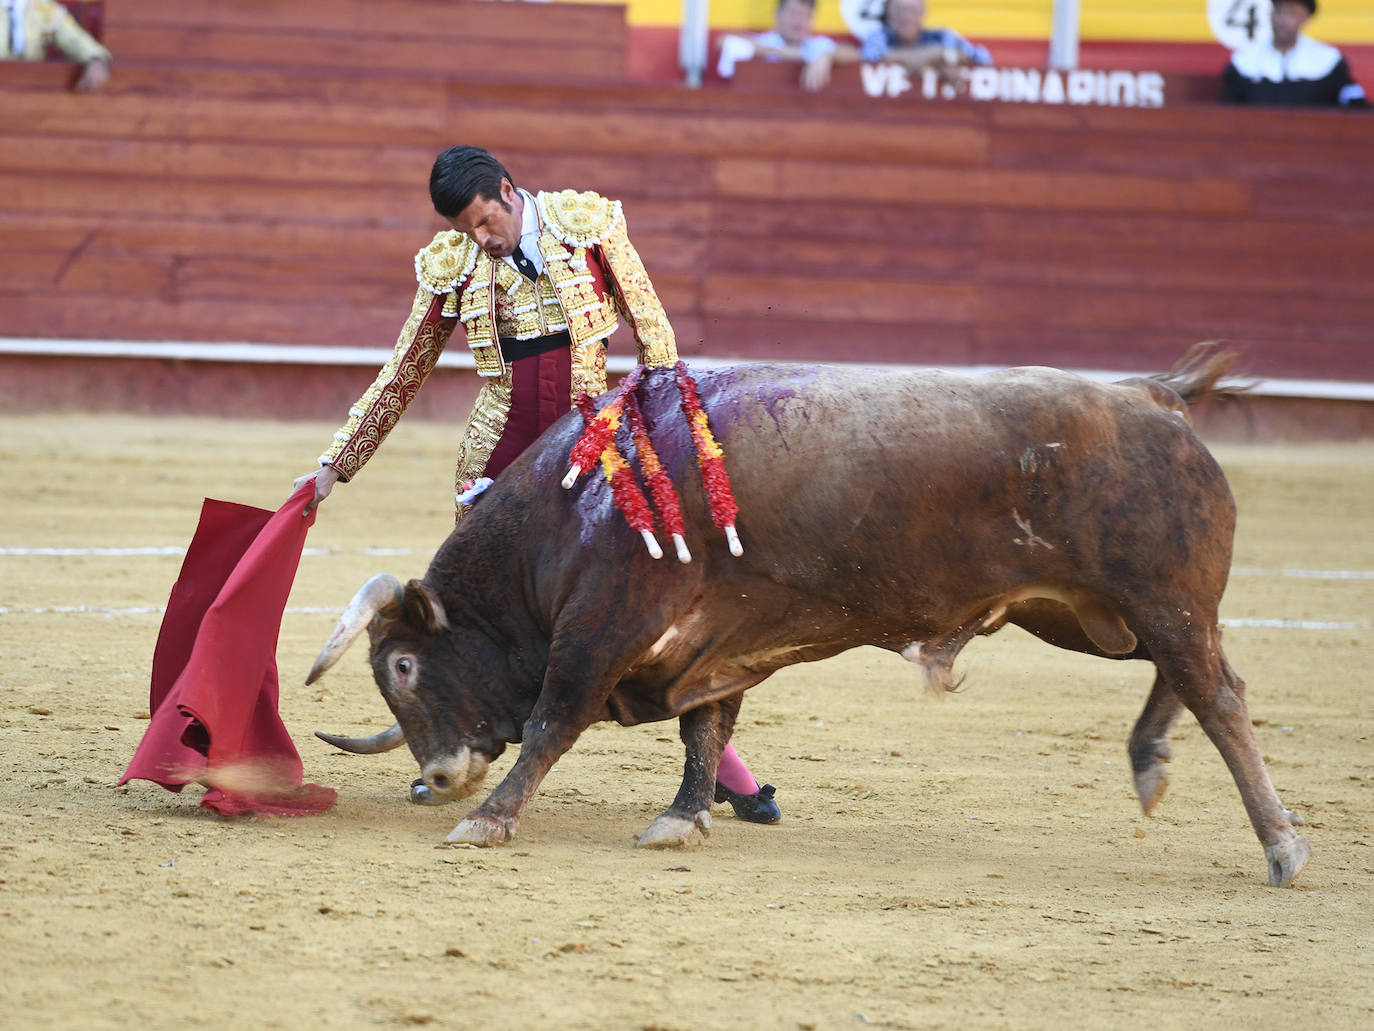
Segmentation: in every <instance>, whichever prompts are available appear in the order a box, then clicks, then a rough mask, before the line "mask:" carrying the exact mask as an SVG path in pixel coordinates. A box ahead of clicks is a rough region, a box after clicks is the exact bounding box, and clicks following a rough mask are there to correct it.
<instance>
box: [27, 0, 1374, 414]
mask: <svg viewBox="0 0 1374 1031" xmlns="http://www.w3.org/2000/svg"><path fill="white" fill-rule="evenodd" d="M384 7H385V9H386V11H387V12H388V17H389V18H391V17H392V16H393V14H395V12H399V11H401V10H402V9H404V12H405V14H404V17H400V15H396V21H394V22H392V23H391V26H392V31H391V32H390V34H389V35H387V36H386V38H385V39H374V38H372V37H371V36H370V33H371V32H372V31H373V28H375V27H373V28H369V24H368V23H367V18H369V17H371V13H372V12H374V11H376V10H378V7H377V6H376V5H372V4H367V3H361V2H357V0H347V2H345V0H330V2H328V3H320V4H311V5H273V6H272V7H271V10H272V12H273V15H272V16H273V17H274V18H276V19H287V20H285V21H278V22H274V23H273V25H272V26H265V25H264V24H262V22H261V20H260V17H259V12H262V11H265V10H268V8H266V7H264V5H262V4H261V3H254V2H252V0H220V2H216V3H208V2H207V0H187V2H176V0H122V2H121V3H120V4H118V5H111V8H110V9H109V10H108V11H107V16H106V19H107V33H106V35H107V40H108V42H109V44H110V46H111V47H112V49H113V50H114V51H115V53H116V54H117V55H118V63H117V66H116V75H115V78H114V81H113V83H112V87H111V89H110V90H109V91H108V92H107V93H105V94H103V95H97V96H77V95H73V94H70V93H67V92H65V91H63V89H62V88H61V84H62V81H64V78H65V76H66V74H67V73H66V72H64V71H63V70H62V69H60V68H43V67H40V68H17V67H10V68H4V69H0V90H2V91H3V93H2V94H0V336H7V337H30V336H34V337H78V338H100V339H128V340H208V341H215V340H223V341H262V342H270V343H281V344H311V345H349V346H384V347H389V346H390V345H391V343H393V342H394V339H395V334H396V331H397V329H398V327H399V325H400V322H401V321H402V319H403V317H404V315H405V313H406V311H407V309H408V305H409V300H410V297H411V294H412V291H413V289H414V279H413V270H412V257H413V255H414V252H415V251H416V250H417V249H418V248H419V247H421V246H422V245H423V244H424V243H426V242H427V241H428V239H429V237H430V235H431V234H432V233H433V232H434V231H435V230H436V229H439V228H442V223H441V222H440V221H439V220H438V219H437V217H436V216H435V215H434V214H433V212H432V211H431V210H430V207H429V203H428V196H427V181H428V172H429V166H430V164H431V162H432V160H433V157H434V155H435V154H436V153H437V152H438V151H439V150H441V149H442V148H443V147H445V146H448V145H449V144H452V143H454V142H471V143H477V144H480V145H483V146H486V147H488V148H490V149H492V150H493V151H495V152H496V153H497V154H498V156H500V157H501V158H502V159H503V160H504V161H505V162H506V164H507V165H508V166H509V167H510V168H511V170H512V172H513V174H514V175H515V176H516V177H517V179H518V180H519V182H520V184H521V185H524V186H528V187H531V188H542V187H551V188H562V187H565V186H576V187H579V188H591V189H596V190H599V191H602V192H604V193H607V194H610V195H612V196H615V197H619V198H621V199H622V200H623V201H624V205H625V210H626V213H627V216H628V219H629V224H630V228H631V232H632V238H633V239H634V241H635V243H636V245H637V246H638V248H639V250H640V251H641V253H642V255H643V257H644V259H645V263H646V265H647V266H648V268H649V270H650V272H651V274H652V276H653V278H654V281H655V283H656V284H657V286H658V288H659V292H660V294H661V295H662V297H663V299H664V301H665V304H666V306H667V308H668V310H669V313H670V315H671V316H672V318H673V321H674V325H675V327H676V328H677V332H678V335H679V342H680V346H681V349H682V350H683V352H684V353H685V354H687V355H689V356H690V355H694V354H698V355H699V354H706V355H712V356H741V357H747V358H803V359H837V360H847V361H890V362H906V363H934V364H982V363H992V364H1021V363H1036V364H1055V365H1066V366H1071V367H1078V368H1098V369H1123V370H1142V369H1162V368H1164V367H1166V366H1167V365H1169V364H1170V363H1171V362H1172V361H1173V360H1174V359H1175V358H1177V356H1178V355H1179V354H1181V353H1182V351H1183V350H1184V349H1185V348H1186V347H1187V346H1188V345H1189V344H1191V343H1192V342H1194V341H1197V340H1202V339H1210V338H1218V337H1222V338H1228V339H1230V340H1232V341H1234V342H1236V343H1237V344H1239V345H1240V346H1242V347H1243V348H1244V349H1246V351H1247V352H1248V359H1247V368H1248V370H1249V371H1251V372H1252V373H1254V374H1256V375H1261V376H1271V377H1273V376H1277V377H1299V378H1320V379H1348V380H1366V381H1367V380H1370V379H1374V376H1371V372H1374V361H1371V345H1370V326H1371V325H1374V287H1371V285H1370V282H1369V270H1370V268H1371V267H1374V191H1370V189H1369V188H1368V183H1369V169H1370V168H1371V167H1374V119H1371V118H1368V117H1364V116H1361V115H1359V114H1345V113H1339V112H1321V111H1302V112H1285V111H1257V110H1254V111H1252V110H1235V109H1227V108H1221V107H1212V106H1198V107H1180V108H1165V109H1161V110H1125V109H1108V108H1086V107H1082V108H1067V107H1047V106H1030V105H1007V104H972V103H942V102H927V101H922V100H920V99H919V98H914V97H908V98H901V99H899V100H897V101H891V100H887V101H872V102H867V103H856V102H855V100H854V99H853V98H852V97H841V96H838V95H829V94H825V93H822V94H819V95H804V94H801V93H783V92H779V91H777V90H768V89H762V90H751V89H748V88H744V89H738V88H730V87H722V88H708V89H703V90H699V91H688V90H685V89H681V88H666V87H665V88H658V87H644V86H627V85H625V84H623V83H616V82H610V81H606V80H613V79H615V78H617V77H618V75H619V70H620V69H621V68H623V18H621V16H620V13H619V9H618V8H597V7H581V6H575V5H561V4H560V5H524V4H488V3H474V4H467V3H461V2H446V3H439V2H437V0H407V2H405V3H396V4H388V5H384ZM307 9H308V11H309V14H308V15H306V14H303V13H299V12H304V11H306V10H307ZM293 12H296V13H293ZM439 12H442V16H440V14H439ZM565 21H566V24H565ZM401 24H404V25H407V26H410V27H411V28H412V29H413V31H410V29H408V30H407V31H406V32H399V31H397V30H395V26H396V25H401ZM462 26H481V28H482V31H483V32H485V33H486V37H485V40H484V41H483V40H478V39H477V38H476V36H475V35H474V34H473V33H472V32H469V31H467V30H466V29H462V28H460V27H462ZM617 31H619V32H620V33H621V35H620V36H617V35H616V32H617ZM321 34H324V35H325V36H327V37H328V40H329V42H328V45H324V46H315V45H312V40H317V38H318V37H320V36H321ZM608 39H609V40H611V41H612V42H610V43H607V42H606V40H608ZM255 41H256V42H255ZM560 42H566V44H567V46H566V49H565V50H564V54H565V56H569V61H570V63H568V64H566V65H558V66H557V67H555V66H554V64H552V63H546V64H545V65H544V66H543V68H542V69H541V75H543V74H544V73H547V80H548V81H536V80H535V79H534V77H532V75H531V74H527V72H526V71H524V70H522V69H524V68H525V65H524V64H523V63H522V62H523V61H524V59H525V58H524V56H521V55H525V56H528V55H529V54H530V53H536V54H545V55H547V54H548V53H549V52H551V51H552V50H553V49H556V48H557V47H556V46H555V44H559V43H560ZM602 50H607V52H614V53H616V54H619V55H620V57H619V61H620V64H619V65H617V63H616V61H617V59H616V58H614V57H610V58H607V59H606V60H605V61H601V60H600V59H594V58H588V57H586V56H585V54H586V53H590V52H601V51H602ZM460 55H461V59H459V56H460ZM573 57H575V58H576V59H575V60H573V59H572V58H573ZM581 73H585V74H584V75H582V77H581V78H579V77H578V76H579V74H581ZM598 80H600V81H598ZM618 350H619V351H620V352H621V353H631V348H630V346H629V344H628V343H625V342H621V343H620V344H619V346H618ZM352 377H353V378H352V382H353V383H355V384H359V381H358V379H357V373H356V370H355V371H354V372H353V373H352ZM364 378H365V377H364ZM11 382H19V380H18V379H12V380H11ZM24 383H25V384H26V387H25V391H24V393H22V394H21V395H20V396H9V397H7V398H6V403H9V404H11V405H16V404H17V405H21V406H22V405H26V404H27V405H32V404H41V403H44V402H43V399H42V398H41V397H39V396H37V395H35V394H34V392H33V388H32V378H31V377H26V378H24ZM359 389H360V384H359ZM11 392H12V391H6V393H7V394H9V393H11ZM39 393H40V394H41V391H40V392H39ZM353 393H354V394H356V393H357V391H356V390H354V391H353ZM349 399H350V400H351V397H350V398H349ZM65 400H66V401H71V400H73V399H71V398H66V399H65ZM102 400H108V398H105V399H93V400H92V403H100V401H102ZM327 410H328V411H331V412H332V411H336V410H337V400H336V399H333V398H331V399H330V400H329V402H328V407H327ZM306 414H316V413H314V412H313V411H312V412H310V413H306Z"/></svg>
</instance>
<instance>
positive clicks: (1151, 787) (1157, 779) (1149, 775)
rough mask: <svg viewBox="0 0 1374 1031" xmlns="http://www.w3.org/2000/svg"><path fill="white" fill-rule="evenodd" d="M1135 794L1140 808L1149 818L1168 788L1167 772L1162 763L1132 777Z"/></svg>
mask: <svg viewBox="0 0 1374 1031" xmlns="http://www.w3.org/2000/svg"><path fill="white" fill-rule="evenodd" d="M1134 778H1135V793H1136V797H1137V798H1139V799H1140V808H1141V809H1142V810H1144V812H1145V815H1146V816H1149V815H1150V813H1152V812H1154V808H1155V806H1156V805H1158V804H1159V800H1160V799H1161V798H1163V797H1164V792H1165V790H1166V789H1167V788H1168V787H1169V771H1168V769H1167V768H1166V767H1165V766H1164V764H1163V763H1155V764H1154V765H1153V766H1150V767H1148V768H1146V769H1144V770H1141V771H1140V772H1139V773H1136V774H1135V775H1134Z"/></svg>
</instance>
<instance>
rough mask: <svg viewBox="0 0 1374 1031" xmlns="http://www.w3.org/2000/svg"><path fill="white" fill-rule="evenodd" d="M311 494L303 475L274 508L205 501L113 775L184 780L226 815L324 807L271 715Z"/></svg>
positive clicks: (168, 782) (332, 794)
mask: <svg viewBox="0 0 1374 1031" xmlns="http://www.w3.org/2000/svg"><path fill="white" fill-rule="evenodd" d="M312 496H313V485H310V484H307V485H306V486H304V487H302V488H301V489H300V490H299V491H297V492H296V493H295V494H293V495H292V496H291V498H290V499H289V500H288V501H287V502H286V504H285V505H283V506H282V507H281V508H280V509H278V510H277V511H276V512H268V511H266V510H265V509H260V508H251V507H249V506H247V505H236V504H232V503H230V502H227V501H212V500H210V499H209V498H207V499H206V500H205V504H204V507H203V508H202V509H201V513H200V523H199V524H198V525H197V526H196V532H195V536H194V537H193V538H192V540H191V544H190V547H188V548H187V549H186V558H185V560H184V561H183V562H182V564H181V573H180V575H179V576H178V577H177V582H176V583H175V584H174V585H173V587H172V594H171V597H170V598H168V600H167V611H166V614H165V615H164V616H163V618H162V629H161V631H160V632H159V633H158V638H157V647H156V649H155V650H154V652H153V673H152V685H151V690H150V694H149V702H148V710H149V712H150V713H151V714H152V722H151V723H150V724H149V726H148V729H147V731H146V732H145V733H144V735H143V740H142V741H141V742H140V743H139V746H138V750H137V751H136V752H135V753H134V757H133V760H132V761H131V762H130V763H129V768H128V769H127V770H125V771H124V776H123V777H121V778H120V780H119V783H120V784H123V783H125V782H126V781H129V780H131V779H133V778H135V777H137V778H139V779H142V780H151V781H153V782H155V783H157V784H161V785H162V786H163V787H164V788H167V789H168V790H169V791H180V790H181V789H182V788H183V787H185V786H186V785H187V784H191V783H195V782H200V783H203V784H205V785H207V786H208V788H209V790H208V791H206V793H205V796H204V797H203V798H202V799H201V801H200V804H201V805H202V806H204V807H205V808H207V809H212V810H214V811H215V812H217V813H219V814H220V815H221V816H236V815H238V814H240V813H247V812H252V813H258V814H261V815H274V816H303V815H308V814H311V813H322V812H324V811H325V810H327V809H329V808H330V807H331V806H332V805H333V804H334V801H335V798H336V797H337V792H336V791H335V790H334V789H333V788H326V787H321V786H320V785H318V784H302V783H301V777H302V773H303V769H302V766H301V759H300V755H299V754H298V753H297V752H296V746H295V745H294V744H293V743H292V741H291V736H290V735H289V734H288V733H287V732H286V727H285V726H284V725H283V724H282V721H281V717H280V716H279V715H278V714H277V660H276V654H277V635H278V633H279V632H280V629H281V618H282V613H283V611H284V610H285V608H286V599H287V596H288V595H289V594H290V593H291V584H292V582H293V581H294V580H295V577H296V568H297V566H298V565H299V564H300V559H301V552H302V551H303V550H304V548H305V535H306V531H308V530H309V529H310V527H311V526H312V525H314V522H315V513H314V512H311V513H310V514H309V515H308V516H304V517H303V513H304V512H305V506H306V504H307V503H308V502H309V501H310V498H311V497H312Z"/></svg>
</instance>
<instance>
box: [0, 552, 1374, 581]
mask: <svg viewBox="0 0 1374 1031" xmlns="http://www.w3.org/2000/svg"><path fill="white" fill-rule="evenodd" d="M185 554H186V549H185V548H183V547H176V546H172V547H133V548H106V547H85V548H0V556H6V555H8V556H11V557H14V558H32V557H39V558H67V557H83V556H93V557H102V558H125V557H143V556H153V557H157V556H180V555H185ZM301 554H302V555H303V556H305V557H309V558H318V557H319V556H321V555H370V556H374V557H388V556H399V557H402V558H404V557H406V556H408V555H415V554H419V552H417V551H416V549H414V548H348V549H344V548H306V549H305V550H304V551H303V552H301ZM1231 575H1232V576H1250V577H1285V578H1289V579H1294V580H1374V569H1262V568H1260V567H1257V566H1234V567H1232V569H1231Z"/></svg>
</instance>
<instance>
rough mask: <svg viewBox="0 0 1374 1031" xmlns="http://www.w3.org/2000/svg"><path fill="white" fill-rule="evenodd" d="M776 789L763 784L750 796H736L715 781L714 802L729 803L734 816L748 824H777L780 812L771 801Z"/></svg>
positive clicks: (780, 815) (776, 804)
mask: <svg viewBox="0 0 1374 1031" xmlns="http://www.w3.org/2000/svg"><path fill="white" fill-rule="evenodd" d="M777 790H778V789H777V788H775V787H773V785H772V784H765V785H764V786H763V787H761V788H759V789H758V791H756V792H755V793H754V794H752V795H737V794H735V793H734V792H733V791H731V790H730V789H729V788H727V787H726V786H725V785H724V784H722V783H721V782H720V781H716V801H717V802H729V803H730V807H731V808H732V809H734V811H735V816H737V817H738V818H739V819H741V820H748V821H749V822H750V823H777V822H778V821H779V820H781V819H782V810H781V809H779V808H778V803H776V802H774V801H773V793H774V792H776V791H777Z"/></svg>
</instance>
